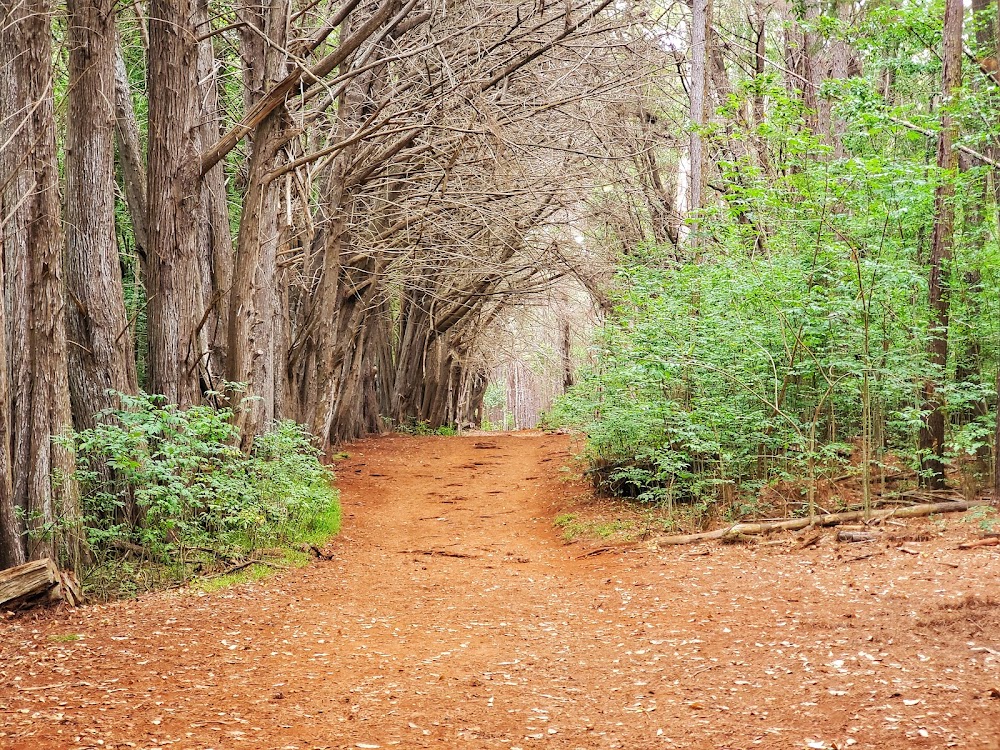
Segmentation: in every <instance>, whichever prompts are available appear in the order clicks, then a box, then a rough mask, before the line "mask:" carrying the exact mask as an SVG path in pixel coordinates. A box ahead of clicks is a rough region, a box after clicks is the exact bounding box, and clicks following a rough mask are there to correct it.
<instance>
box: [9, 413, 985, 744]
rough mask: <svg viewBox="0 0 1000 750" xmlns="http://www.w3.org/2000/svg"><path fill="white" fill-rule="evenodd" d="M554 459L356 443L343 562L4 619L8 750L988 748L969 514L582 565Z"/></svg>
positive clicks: (444, 442) (625, 552) (531, 449)
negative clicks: (887, 529) (893, 530)
mask: <svg viewBox="0 0 1000 750" xmlns="http://www.w3.org/2000/svg"><path fill="white" fill-rule="evenodd" d="M567 450H568V439H567V438H565V437H562V436H548V435H540V434H537V433H523V434H512V435H498V436H492V435H491V436H478V437H421V438H411V437H402V436H387V437H382V438H376V439H372V440H368V441H364V442H361V443H357V444H355V445H353V446H351V447H350V448H349V452H350V458H348V459H346V460H345V461H343V462H341V463H340V464H339V465H338V474H339V485H340V487H341V490H342V500H343V504H344V529H343V533H342V535H341V536H340V537H339V538H338V539H336V540H335V541H334V542H333V543H332V544H331V546H330V550H331V551H332V552H333V556H334V557H333V560H332V561H317V562H316V563H315V564H313V565H311V566H309V567H307V568H304V569H301V570H289V571H283V572H281V573H280V574H278V575H277V576H276V577H273V578H271V579H269V580H265V581H261V582H256V583H247V584H243V585H239V586H236V587H234V588H232V589H228V590H223V591H220V592H216V593H212V594H205V593H204V592H197V591H195V590H191V589H185V590H183V591H174V592H165V593H160V594H154V595H149V596H144V597H142V598H141V599H138V600H134V601H122V602H116V603H111V604H106V605H100V606H88V607H83V608H80V609H78V610H55V611H49V612H31V613H22V614H18V615H11V616H8V617H7V618H5V619H0V747H5V748H26V749H27V748H30V749H31V750H42V749H44V748H83V747H86V748H98V747H99V748H125V747H128V748H133V747H138V748H152V747H173V748H199V749H204V748H216V749H217V750H218V749H221V748H287V749H288V750H292V749H293V748H299V749H301V750H311V749H312V748H375V747H383V748H385V747H393V746H396V747H401V748H423V747H431V748H434V747H443V748H470V749H471V748H506V749H507V750H513V749H514V748H523V750H541V749H544V748H615V747H618V748H630V749H635V748H639V749H643V748H752V747H762V748H821V747H825V748H834V747H836V748H847V747H855V748H858V749H859V750H861V749H862V748H904V747H905V748H924V747H926V748H943V747H969V748H1000V606H998V603H997V601H998V600H997V599H990V597H989V595H990V592H993V594H994V596H1000V591H998V590H1000V584H998V580H1000V554H998V552H997V549H998V548H996V547H993V548H980V549H973V550H967V551H960V550H958V549H957V544H958V542H960V541H962V540H964V539H967V538H969V537H972V536H974V535H975V531H976V528H975V525H974V524H970V523H968V522H963V521H962V520H961V517H960V516H949V517H944V518H940V519H936V520H932V521H922V522H911V523H910V524H909V526H908V528H909V529H911V530H915V529H920V530H924V531H930V532H932V533H931V534H930V537H931V538H930V539H928V540H926V541H909V542H906V543H905V544H903V545H902V546H899V547H894V546H891V545H888V544H885V543H884V542H877V543H869V544H843V545H840V544H837V543H836V542H834V541H833V532H832V531H827V532H825V535H824V537H823V540H822V541H821V542H820V543H819V544H818V545H816V546H813V547H809V548H805V549H796V545H795V544H794V542H792V541H791V537H789V540H790V543H789V544H787V545H775V546H759V547H748V546H743V545H729V546H722V545H718V544H714V543H713V544H710V545H705V546H701V547H680V548H669V549H662V550H660V549H656V548H655V547H654V546H651V545H649V544H648V543H647V544H639V545H634V546H631V547H616V548H613V549H611V550H606V551H604V552H602V553H600V554H593V555H589V556H588V554H587V553H588V551H597V550H599V549H600V547H599V544H598V543H590V544H589V545H588V544H587V543H582V542H578V543H575V544H566V543H565V541H564V540H563V537H562V533H561V530H560V529H558V528H556V527H554V525H553V521H554V519H555V518H556V517H557V516H558V515H559V514H562V513H566V512H568V511H569V512H574V513H576V514H577V515H578V516H586V514H587V513H588V512H589V509H590V508H591V507H595V506H594V501H593V500H590V499H588V497H589V495H588V492H587V490H586V488H585V487H584V486H583V485H582V484H580V483H578V482H574V481H573V480H572V479H571V478H567V477H569V476H570V475H569V474H568V473H567V472H565V471H560V467H562V466H564V465H565V464H566V463H567V461H568V453H567ZM598 505H599V504H598ZM917 538H920V537H917Z"/></svg>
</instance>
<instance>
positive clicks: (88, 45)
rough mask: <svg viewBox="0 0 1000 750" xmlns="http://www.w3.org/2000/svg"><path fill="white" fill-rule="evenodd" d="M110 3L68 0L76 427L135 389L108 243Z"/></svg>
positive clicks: (114, 258)
mask: <svg viewBox="0 0 1000 750" xmlns="http://www.w3.org/2000/svg"><path fill="white" fill-rule="evenodd" d="M114 5H115V4H114V2H113V0H69V31H68V34H69V38H68V47H69V81H70V83H69V93H68V95H67V100H68V106H69V112H68V116H67V118H66V291H67V298H68V299H67V315H66V325H67V332H68V335H69V341H70V346H69V376H70V377H69V385H70V396H71V400H72V404H73V418H74V422H75V424H76V425H77V426H78V427H81V428H88V427H92V426H93V425H94V415H95V414H96V413H97V412H99V411H101V410H102V409H107V408H110V407H112V406H113V405H114V403H115V399H114V397H113V396H111V395H109V393H108V391H123V392H129V393H131V392H134V391H135V390H136V389H137V384H136V375H135V355H134V350H133V346H132V337H131V332H130V331H129V330H128V328H129V327H128V319H127V317H126V314H125V303H124V294H123V290H122V277H121V266H120V264H119V261H118V245H117V243H116V241H115V202H114V196H115V190H114V186H115V178H114V167H115V150H114V130H115V52H116V47H117V44H116V37H115V15H114Z"/></svg>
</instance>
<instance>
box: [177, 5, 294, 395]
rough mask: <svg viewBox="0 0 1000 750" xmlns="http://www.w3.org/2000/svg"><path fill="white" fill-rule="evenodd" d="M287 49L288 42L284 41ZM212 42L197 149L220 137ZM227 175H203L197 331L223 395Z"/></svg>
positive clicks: (202, 63) (204, 59)
mask: <svg viewBox="0 0 1000 750" xmlns="http://www.w3.org/2000/svg"><path fill="white" fill-rule="evenodd" d="M209 19H210V14H209V8H208V3H207V0H198V2H197V15H196V22H195V23H196V28H197V29H198V30H199V32H200V33H202V34H204V33H205V30H206V29H207V28H209V27H210V20H209ZM280 45H281V46H284V39H282V40H281V41H280ZM215 68H216V62H215V53H214V49H213V46H212V39H211V38H208V39H202V40H200V41H199V42H198V85H199V91H198V99H199V104H200V110H199V115H198V127H197V128H195V131H194V132H195V148H196V149H197V150H198V152H199V153H200V152H202V151H204V149H207V148H208V147H209V146H211V145H212V144H213V143H215V142H216V141H217V140H218V139H219V136H220V134H221V124H220V115H221V112H220V103H219V91H218V77H217V76H216V72H215ZM229 224H230V218H229V202H228V195H227V192H226V174H225V168H224V166H223V164H222V163H221V162H220V163H219V164H216V165H215V166H214V167H212V168H211V169H209V170H207V171H206V172H205V173H204V179H203V182H202V187H201V201H200V205H199V206H198V277H199V284H198V285H199V290H200V305H201V309H202V310H204V313H203V314H202V316H201V319H200V327H199V329H198V331H197V340H198V348H199V351H201V352H203V353H204V358H203V360H202V362H201V366H200V367H201V371H202V372H203V378H202V379H203V381H204V384H205V385H206V386H207V387H208V388H210V389H211V390H214V391H221V390H222V387H223V383H222V380H223V377H224V375H225V372H226V361H227V345H228V329H229V296H228V295H229V291H230V288H231V286H232V283H233V260H234V258H233V238H232V231H231V228H230V225H229Z"/></svg>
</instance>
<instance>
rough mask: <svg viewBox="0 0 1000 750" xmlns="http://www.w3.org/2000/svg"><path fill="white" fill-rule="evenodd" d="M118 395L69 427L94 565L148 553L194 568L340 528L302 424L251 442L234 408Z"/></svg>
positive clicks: (155, 559) (179, 571)
mask: <svg viewBox="0 0 1000 750" xmlns="http://www.w3.org/2000/svg"><path fill="white" fill-rule="evenodd" d="M119 398H120V402H121V408H119V409H116V410H113V411H109V412H104V413H102V414H100V415H98V424H97V426H96V427H94V428H93V429H90V430H84V431H81V432H79V433H76V434H75V435H73V436H71V438H69V439H70V440H71V442H72V444H73V447H74V448H75V450H76V455H77V466H78V469H77V472H76V478H77V480H78V481H79V483H80V487H81V500H80V504H81V510H82V515H83V521H84V527H85V530H86V535H87V543H88V546H89V550H90V556H91V560H92V567H93V568H95V569H96V568H99V567H100V566H102V565H106V564H108V563H109V562H121V561H123V560H124V558H126V557H129V556H131V557H132V558H135V557H137V556H138V557H141V558H143V559H144V561H147V562H151V563H155V564H157V565H160V566H164V567H165V568H167V569H170V571H171V572H170V574H169V576H168V577H171V578H177V577H185V576H187V575H189V574H190V573H191V572H193V571H194V570H196V569H199V568H201V567H204V566H206V565H209V564H210V563H211V562H212V561H218V560H231V559H233V558H241V557H246V556H247V555H249V554H250V553H251V552H253V551H254V550H257V549H260V548H263V547H266V546H274V545H283V544H292V543H294V542H296V541H299V540H301V539H303V538H311V537H313V536H315V535H317V534H319V535H320V536H323V535H326V536H329V535H330V534H333V533H335V532H336V531H337V529H338V527H339V505H338V501H337V492H336V490H335V489H334V488H333V486H332V484H331V482H332V479H333V475H332V473H331V472H330V471H329V470H328V469H327V468H325V467H324V466H323V465H322V464H321V463H320V461H319V454H318V452H317V451H316V449H315V448H314V447H313V445H312V443H311V441H310V436H309V434H308V433H307V432H306V430H305V429H304V428H303V427H301V426H300V425H297V424H295V423H294V422H288V421H285V422H278V423H276V424H274V425H272V428H271V430H270V431H269V432H267V433H266V434H264V435H261V436H259V437H257V438H256V439H255V441H254V443H253V446H252V448H251V450H250V452H249V454H244V453H243V452H242V451H241V450H240V449H239V448H238V447H236V446H237V445H239V442H240V441H239V437H240V436H239V433H238V430H237V428H236V427H235V426H234V423H233V412H232V410H231V409H228V408H215V407H213V406H193V407H190V408H188V409H179V408H178V407H177V406H176V405H173V404H167V403H166V401H165V399H164V398H163V397H162V396H150V395H146V394H141V395H139V396H129V395H126V394H119ZM140 551H141V552H140ZM206 554H207V555H208V558H207V559H206ZM104 572H105V573H106V571H104ZM133 572H134V571H133ZM95 575H97V573H96V571H95ZM102 575H103V573H102Z"/></svg>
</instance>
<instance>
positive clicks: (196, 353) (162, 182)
mask: <svg viewBox="0 0 1000 750" xmlns="http://www.w3.org/2000/svg"><path fill="white" fill-rule="evenodd" d="M196 12H197V9H196V7H195V2H193V1H192V0H152V1H151V2H150V4H149V73H148V75H149V82H148V92H149V147H148V157H147V161H148V170H149V174H148V190H147V195H148V198H147V200H148V219H147V222H146V230H147V234H148V236H147V242H148V243H149V246H148V248H147V260H146V266H147V271H146V294H147V298H148V315H149V388H150V390H151V391H152V392H153V393H159V394H163V395H164V396H166V398H167V400H168V401H169V402H171V403H176V404H180V405H182V406H190V405H191V404H194V403H197V402H198V401H199V400H200V398H201V393H202V387H201V373H202V371H201V368H202V367H203V365H204V356H205V354H206V353H205V352H203V351H202V350H201V348H200V346H199V344H198V329H199V324H200V322H201V320H202V316H203V314H204V312H205V311H204V300H203V298H202V295H201V286H200V283H199V263H198V260H199V246H198V229H199V227H198V218H199V204H200V202H201V197H202V177H201V162H200V157H201V154H200V153H199V151H198V148H197V144H196V140H195V130H196V128H197V126H198V113H199V111H200V105H199V99H198V96H199V92H200V90H201V89H200V87H199V86H198V41H197V36H198V33H197V29H196V27H195V14H196Z"/></svg>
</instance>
